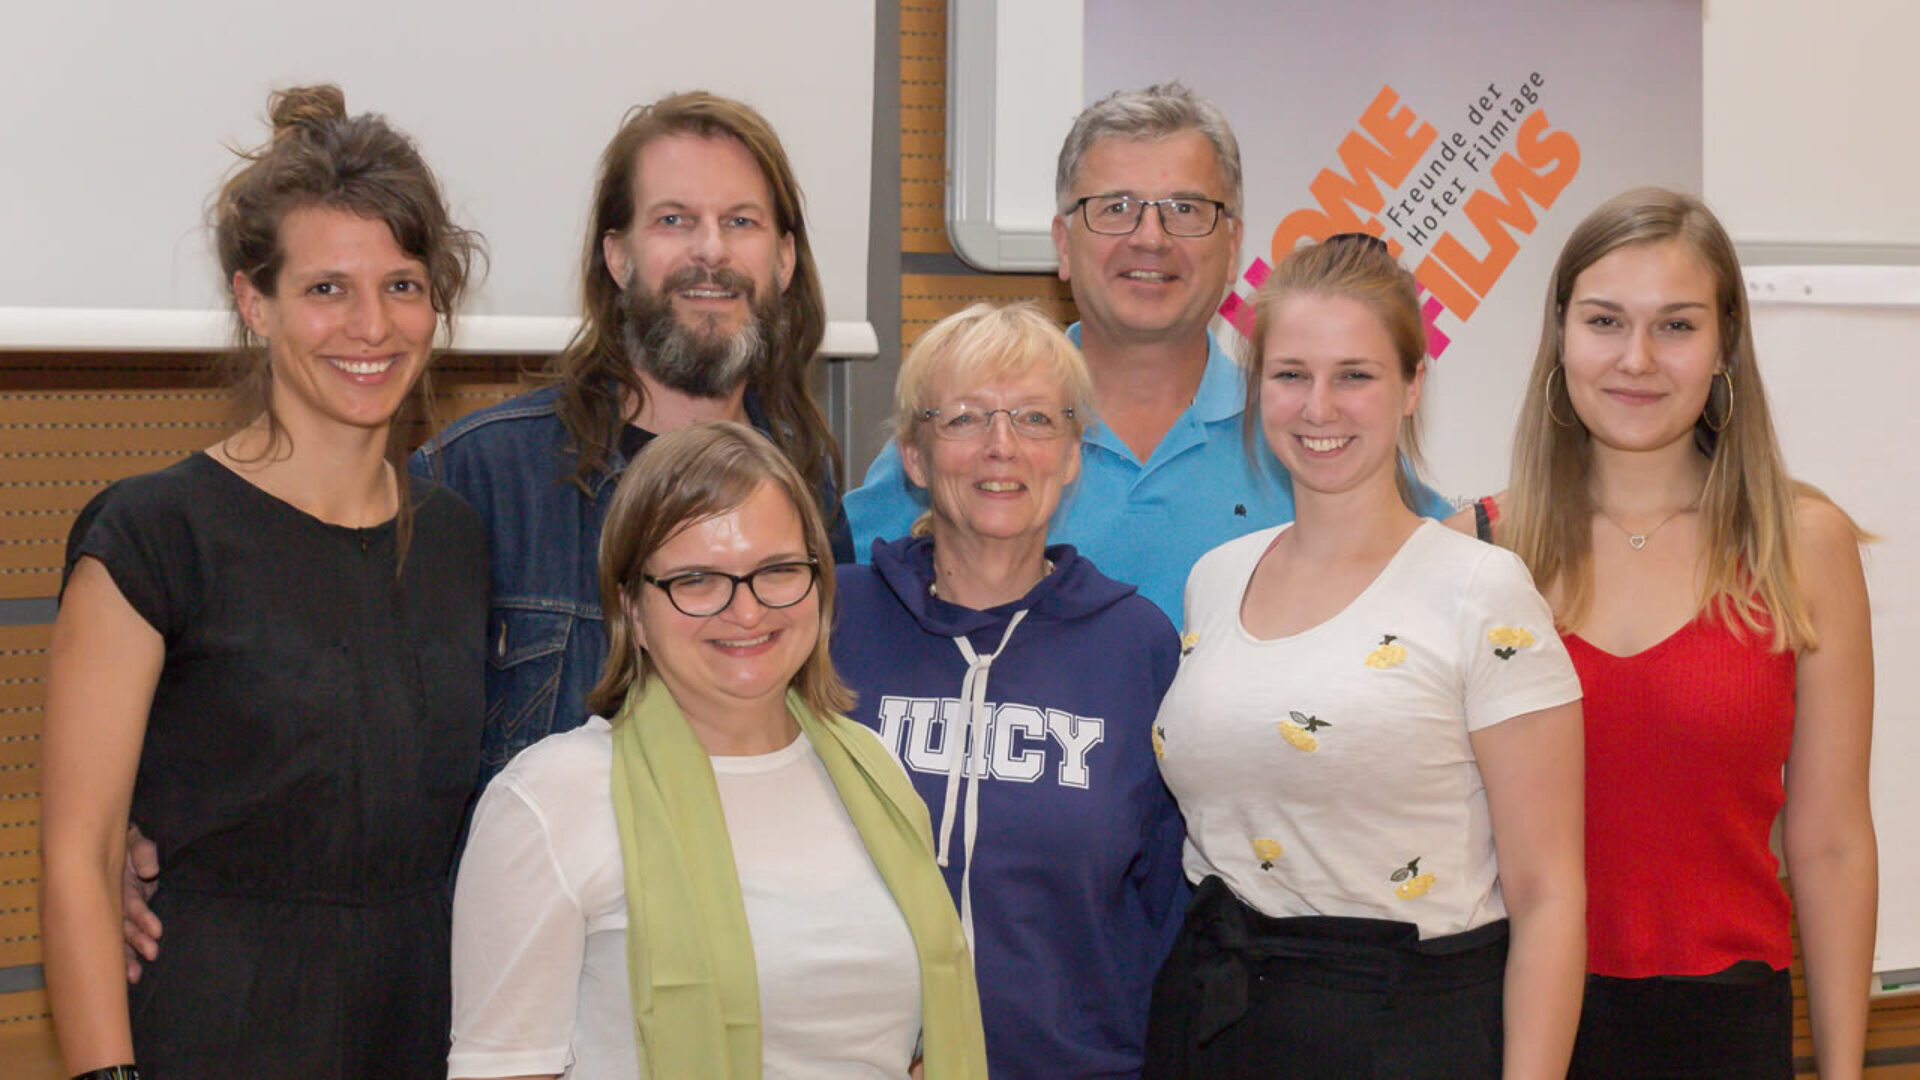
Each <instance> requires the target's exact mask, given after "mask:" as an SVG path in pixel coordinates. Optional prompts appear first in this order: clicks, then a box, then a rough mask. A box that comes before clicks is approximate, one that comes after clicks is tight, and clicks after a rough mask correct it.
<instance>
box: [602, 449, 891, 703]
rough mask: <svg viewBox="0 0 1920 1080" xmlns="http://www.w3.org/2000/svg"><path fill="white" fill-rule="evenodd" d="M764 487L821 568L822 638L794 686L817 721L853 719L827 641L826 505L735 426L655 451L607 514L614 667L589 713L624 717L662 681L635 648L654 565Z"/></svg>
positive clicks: (849, 696)
mask: <svg viewBox="0 0 1920 1080" xmlns="http://www.w3.org/2000/svg"><path fill="white" fill-rule="evenodd" d="M762 484H772V485H773V486H774V487H776V488H778V489H779V490H780V491H781V492H782V493H783V494H785V495H786V497H787V501H788V502H789V503H791V504H792V505H793V509H794V512H795V513H796V514H798V515H799V516H800V532H801V535H802V537H804V538H805V540H806V545H807V553H808V554H809V555H812V556H813V557H814V558H816V559H818V560H819V570H820V579H819V581H818V582H817V583H816V585H815V588H816V589H817V590H818V592H819V596H820V636H819V638H818V639H817V640H816V641H815V642H814V646H813V652H812V653H811V654H809V655H808V657H807V659H806V661H805V662H804V663H802V664H801V665H800V670H799V671H798V672H797V673H796V674H795V675H794V677H793V683H792V685H793V687H794V689H796V690H798V691H799V692H800V697H801V700H803V701H805V702H806V703H807V707H808V708H810V709H812V710H813V711H814V713H815V714H817V715H820V716H826V715H829V714H834V713H845V712H846V711H847V710H848V709H851V708H852V707H853V700H854V699H853V692H852V691H851V690H849V689H848V688H847V685H846V683H844V682H841V681H840V676H839V675H838V674H837V673H836V672H835V671H834V670H833V659H832V657H831V655H830V654H829V653H828V650H827V633H828V630H829V629H830V628H831V627H832V626H833V552H832V547H831V546H830V544H829V542H828V540H827V526H826V522H825V520H823V518H822V517H821V514H820V507H819V505H818V504H816V503H815V502H814V499H813V495H812V492H811V491H810V489H809V488H808V487H807V485H806V482H805V481H804V480H802V479H801V478H800V473H799V471H798V470H796V469H795V468H794V467H793V463H792V462H790V461H788V460H787V457H786V455H785V454H782V453H781V452H780V450H779V449H778V448H777V447H775V446H774V445H773V443H772V442H770V441H768V439H767V437H766V436H764V435H762V434H760V433H759V432H757V431H755V430H753V429H752V428H750V427H747V426H746V425H744V424H736V423H733V422H731V421H715V422H713V423H706V424H694V425H692V426H691V427H685V428H681V429H680V430H678V431H673V432H669V433H667V434H665V435H662V436H660V437H659V438H656V439H654V440H653V441H652V442H650V443H648V444H647V446H646V448H645V449H644V450H642V451H640V453H639V454H638V455H637V456H636V457H635V458H634V459H633V462H632V464H630V465H628V466H627V469H626V472H625V474H624V475H622V476H621V478H620V486H619V487H618V488H616V489H614V493H613V501H612V503H611V504H609V505H608V507H607V522H606V525H605V527H604V528H603V529H602V530H601V533H600V610H601V613H602V615H603V617H604V618H605V620H606V628H607V662H606V666H605V667H604V668H602V669H601V674H600V681H599V683H598V684H596V685H595V686H594V688H593V693H592V694H590V695H589V696H588V698H587V706H588V707H589V708H591V709H592V710H593V711H594V712H596V713H599V714H600V715H602V716H608V717H611V716H613V715H615V714H616V713H617V712H618V711H619V709H620V706H621V705H622V704H623V703H624V702H625V701H626V698H627V691H628V690H629V689H631V688H632V687H633V686H634V685H635V684H639V685H642V686H644V685H645V684H646V681H647V679H648V678H650V677H651V676H652V675H653V672H654V668H653V662H652V660H651V659H650V658H649V657H648V656H647V654H646V653H645V651H643V650H642V649H640V648H638V647H637V646H638V643H637V642H636V641H635V640H634V634H633V625H632V621H631V618H630V617H629V616H628V614H627V613H628V612H629V611H633V610H637V609H638V605H639V603H640V591H641V590H642V589H644V588H646V587H647V584H646V580H645V579H644V578H643V577H642V575H643V574H644V573H645V566H646V563H647V560H648V559H650V558H652V557H653V553H654V552H656V551H658V550H660V548H661V547H662V546H663V545H665V544H666V543H667V541H669V540H671V539H672V538H673V537H674V536H675V535H676V534H678V533H679V532H680V530H681V529H683V528H685V527H687V526H688V525H691V524H692V523H694V522H696V521H699V520H701V519H702V518H708V517H712V516H713V515H715V514H724V513H726V512H727V511H728V510H732V509H734V508H736V507H738V506H740V505H741V504H742V503H744V502H746V501H747V500H748V499H749V498H751V497H752V496H753V493H754V492H755V491H757V490H759V488H760V485H762Z"/></svg>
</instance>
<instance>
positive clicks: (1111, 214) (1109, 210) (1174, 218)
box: [1073, 195, 1227, 238]
mask: <svg viewBox="0 0 1920 1080" xmlns="http://www.w3.org/2000/svg"><path fill="white" fill-rule="evenodd" d="M1149 206H1151V207H1153V208H1154V209H1155V210H1157V211H1159V213H1160V231H1161V232H1164V233H1166V234H1167V235H1168V236H1184V237H1188V238H1192V237H1197V236H1210V235H1212V233H1213V230H1214V229H1216V228H1219V226H1220V218H1221V216H1222V215H1224V214H1225V213H1226V212H1227V204H1226V203H1223V202H1221V201H1220V200H1219V199H1203V198H1200V197H1198V196H1189V195H1169V196H1168V197H1166V198H1164V199H1136V198H1134V197H1133V196H1131V195H1088V196H1085V197H1083V198H1080V199H1077V200H1075V201H1074V204H1073V208H1074V209H1076V210H1078V211H1080V218H1081V220H1082V221H1085V222H1086V223H1087V228H1088V229H1089V230H1091V231H1093V232H1097V233H1099V234H1100V235H1101V236H1127V235H1130V234H1131V233H1132V232H1133V231H1134V230H1135V229H1138V228H1139V227H1140V221H1141V219H1142V218H1144V217H1145V216H1146V213H1147V207H1149Z"/></svg>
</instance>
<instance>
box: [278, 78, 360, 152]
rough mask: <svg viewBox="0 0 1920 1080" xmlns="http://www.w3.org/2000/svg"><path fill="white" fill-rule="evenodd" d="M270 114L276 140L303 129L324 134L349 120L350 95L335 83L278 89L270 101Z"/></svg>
mask: <svg viewBox="0 0 1920 1080" xmlns="http://www.w3.org/2000/svg"><path fill="white" fill-rule="evenodd" d="M267 115H268V117H269V118H270V119H271V120H272V121H273V137H274V138H275V139H276V140H278V139H280V138H283V137H285V136H288V135H291V134H293V133H295V132H297V131H300V130H302V129H305V130H308V131H322V130H324V129H326V128H327V127H328V126H330V125H333V124H337V123H339V122H341V121H343V120H345V119H346V118H347V95H346V94H345V93H343V92H341V90H340V88H339V87H338V86H335V85H333V84H332V83H323V84H321V85H319V86H295V87H291V88H289V89H286V90H275V91H274V92H273V96H272V97H270V98H268V99H267Z"/></svg>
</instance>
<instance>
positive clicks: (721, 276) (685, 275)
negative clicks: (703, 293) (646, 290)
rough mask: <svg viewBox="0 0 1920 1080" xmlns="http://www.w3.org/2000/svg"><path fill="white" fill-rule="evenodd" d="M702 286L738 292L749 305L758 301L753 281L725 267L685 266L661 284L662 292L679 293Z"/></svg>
mask: <svg viewBox="0 0 1920 1080" xmlns="http://www.w3.org/2000/svg"><path fill="white" fill-rule="evenodd" d="M701 286H707V287H710V288H715V289H723V290H725V291H727V292H737V293H739V294H740V295H741V296H744V297H746V299H747V302H748V303H749V304H751V303H752V302H753V301H754V300H756V299H757V297H756V296H755V293H756V292H758V290H757V289H756V288H755V287H754V282H753V279H752V278H750V277H748V276H747V275H745V274H742V273H740V272H739V271H738V270H730V269H728V268H726V267H724V266H683V267H681V268H680V269H678V270H675V271H674V272H673V273H671V274H668V275H667V276H666V279H665V280H663V281H662V282H660V292H661V293H663V294H666V293H677V292H680V291H681V290H683V289H697V288H700V287H701Z"/></svg>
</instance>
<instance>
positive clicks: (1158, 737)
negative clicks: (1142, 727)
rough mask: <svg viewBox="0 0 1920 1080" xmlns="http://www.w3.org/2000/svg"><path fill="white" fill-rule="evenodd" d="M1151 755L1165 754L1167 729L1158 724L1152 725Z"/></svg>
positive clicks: (1162, 756) (1160, 756)
mask: <svg viewBox="0 0 1920 1080" xmlns="http://www.w3.org/2000/svg"><path fill="white" fill-rule="evenodd" d="M1153 756H1154V757H1156V758H1164V757H1166V756H1167V729H1166V728H1163V727H1161V726H1160V725H1159V724H1155V725H1153Z"/></svg>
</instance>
